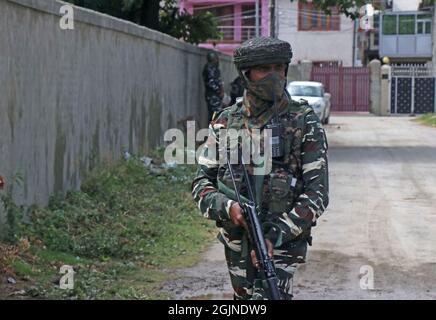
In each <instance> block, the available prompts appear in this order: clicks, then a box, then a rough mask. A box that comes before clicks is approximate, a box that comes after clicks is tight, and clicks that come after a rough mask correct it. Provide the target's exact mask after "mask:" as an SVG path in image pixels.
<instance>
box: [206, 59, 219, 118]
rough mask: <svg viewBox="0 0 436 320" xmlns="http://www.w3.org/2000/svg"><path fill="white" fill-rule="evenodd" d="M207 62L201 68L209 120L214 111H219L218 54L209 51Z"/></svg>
mask: <svg viewBox="0 0 436 320" xmlns="http://www.w3.org/2000/svg"><path fill="white" fill-rule="evenodd" d="M207 59H208V63H207V64H206V65H205V66H204V69H203V80H204V85H205V98H206V104H207V110H208V116H209V121H210V120H211V119H212V116H213V114H214V113H215V112H219V111H221V91H222V81H221V72H220V70H219V68H218V66H219V64H218V55H217V54H216V53H215V52H210V53H209V54H208V55H207Z"/></svg>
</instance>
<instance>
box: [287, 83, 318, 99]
mask: <svg viewBox="0 0 436 320" xmlns="http://www.w3.org/2000/svg"><path fill="white" fill-rule="evenodd" d="M289 93H290V95H291V96H304V97H322V88H321V87H315V86H303V85H290V86H289Z"/></svg>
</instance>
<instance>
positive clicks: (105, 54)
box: [0, 0, 236, 224]
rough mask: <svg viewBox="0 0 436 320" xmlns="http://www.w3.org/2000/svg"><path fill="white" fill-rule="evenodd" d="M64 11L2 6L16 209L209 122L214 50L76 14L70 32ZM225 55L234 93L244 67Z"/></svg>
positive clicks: (9, 2)
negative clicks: (207, 67) (175, 131)
mask: <svg viewBox="0 0 436 320" xmlns="http://www.w3.org/2000/svg"><path fill="white" fill-rule="evenodd" d="M65 4H66V3H63V2H60V1H55V0H0V175H3V176H5V177H6V182H7V185H8V187H9V191H11V192H12V194H13V196H14V199H15V200H16V201H17V202H18V203H27V204H30V203H40V204H45V203H47V201H48V199H49V196H50V195H51V194H53V193H54V192H56V191H65V190H68V189H73V188H78V187H79V186H80V182H81V180H82V178H83V177H84V175H85V174H86V172H88V170H89V169H90V168H92V167H93V166H94V165H95V164H97V163H98V162H99V161H101V160H102V159H109V160H116V159H117V158H119V157H120V156H121V154H122V151H123V150H129V151H130V152H133V153H144V152H147V151H149V150H150V149H152V148H153V147H155V146H157V145H161V144H162V143H163V134H164V132H165V131H166V130H167V129H169V128H175V127H180V124H181V122H182V121H183V120H184V119H195V120H197V121H198V122H199V123H200V124H201V126H202V127H204V126H206V125H207V124H206V121H207V110H206V105H205V102H204V88H203V81H202V77H201V72H202V69H203V66H204V64H205V63H206V53H207V50H205V49H201V48H198V47H196V46H192V45H190V44H187V43H184V42H181V41H178V40H176V39H173V38H171V37H169V36H167V35H164V34H161V33H159V32H156V31H153V30H150V29H147V28H145V27H141V26H138V25H136V24H133V23H130V22H126V21H123V20H120V19H116V18H113V17H110V16H107V15H104V14H100V13H97V12H94V11H90V10H87V9H83V8H78V7H75V10H74V21H75V25H74V27H75V28H74V30H62V29H61V28H60V26H59V22H60V18H61V14H60V13H59V9H60V7H61V6H63V5H65ZM220 57H221V65H220V68H221V71H222V75H223V80H224V82H225V84H226V85H227V86H228V85H229V84H230V82H231V80H233V78H234V77H235V76H236V70H235V69H234V67H233V64H232V61H231V58H230V57H228V56H223V55H220ZM17 174H18V175H21V176H22V184H21V186H19V185H18V184H16V183H12V182H11V179H12V177H13V176H15V175H17ZM1 219H4V215H3V217H2V215H1V214H0V224H1Z"/></svg>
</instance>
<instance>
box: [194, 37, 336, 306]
mask: <svg viewBox="0 0 436 320" xmlns="http://www.w3.org/2000/svg"><path fill="white" fill-rule="evenodd" d="M258 39H259V40H257V41H258V42H259V43H260V46H262V45H263V47H264V48H267V49H269V48H270V47H275V48H276V47H277V45H278V46H280V45H282V43H283V42H282V41H280V40H277V39H271V38H258ZM248 45H250V43H249V44H248ZM287 45H289V44H287ZM245 47H247V44H245ZM241 48H242V49H244V44H243V45H242V47H241ZM261 49H262V48H260V49H259V50H258V51H257V52H259V51H260V52H262V50H261ZM289 50H290V48H289ZM237 53H238V52H237ZM239 54H240V52H239ZM274 56H277V53H275V55H274ZM266 57H267V58H268V54H267V55H266ZM237 58H238V55H237V54H236V55H235V62H236V65H237V67H238V63H237ZM257 58H258V59H259V60H261V59H260V58H259V57H257ZM283 60H284V61H285V62H288V63H289V61H290V58H289V61H288V59H286V58H284V57H282V58H281V60H280V57H279V61H281V62H283ZM267 61H268V62H269V61H271V60H269V59H268V60H267ZM272 63H274V62H272ZM258 64H259V63H258ZM238 69H239V70H241V69H242V68H241V67H240V64H239V68H238ZM246 88H248V90H250V84H248V83H246ZM248 90H246V91H245V93H244V99H243V101H239V102H237V103H236V104H235V105H233V106H231V107H229V108H226V109H224V110H223V112H221V113H220V114H219V115H218V116H217V117H216V118H215V119H214V120H213V121H212V122H211V124H210V126H209V131H210V134H209V138H208V140H207V142H206V143H205V145H204V147H203V149H202V154H201V157H199V169H198V173H197V176H196V178H195V179H194V181H193V184H192V194H193V197H194V200H195V201H196V202H197V204H198V207H199V209H200V211H201V212H202V214H203V215H204V217H206V218H209V219H212V220H215V221H216V224H217V227H218V228H219V234H218V239H219V240H220V241H221V242H222V243H223V244H224V247H225V256H226V260H227V266H228V269H229V273H230V278H231V282H232V286H233V289H234V297H235V298H236V299H264V298H265V293H264V292H263V289H262V286H261V285H260V280H259V279H258V277H257V270H256V269H255V268H254V267H253V266H252V263H251V258H250V251H251V246H250V243H249V241H248V240H247V235H246V232H245V230H244V229H243V228H241V227H238V226H235V225H234V224H233V223H232V222H231V220H230V207H231V205H232V204H233V203H234V201H235V200H236V199H235V198H234V196H232V193H231V190H232V189H233V184H232V181H231V178H230V174H229V170H228V168H227V165H225V164H221V163H220V162H218V159H217V153H214V152H213V151H212V150H214V148H212V147H216V148H217V150H219V148H218V146H217V145H219V138H220V130H221V129H224V128H234V129H240V128H249V129H257V128H258V129H260V130H263V128H264V127H265V125H266V124H268V123H269V122H270V121H271V119H272V118H275V119H277V118H276V116H277V117H278V119H279V121H280V123H281V124H282V127H283V128H284V130H283V132H282V136H283V140H284V154H283V156H282V157H280V158H275V159H273V162H272V170H271V172H270V173H269V174H267V175H265V176H255V175H251V177H252V178H253V180H254V185H253V184H252V187H253V189H254V190H255V198H256V205H257V208H258V210H259V211H260V216H259V219H260V221H261V223H262V226H263V228H264V232H265V238H266V239H269V240H270V241H271V242H272V243H273V245H274V257H273V259H274V263H275V266H276V272H277V276H278V278H279V287H280V290H281V291H282V294H283V295H284V296H285V298H287V299H290V298H291V297H292V279H293V274H294V271H295V269H296V266H297V264H298V263H303V262H304V261H305V257H306V251H307V244H308V243H310V242H311V237H310V230H311V227H312V226H314V225H315V222H316V220H317V218H318V217H319V216H320V215H321V214H322V213H323V212H324V210H325V208H326V207H327V205H328V163H327V139H326V136H325V132H324V130H323V128H322V126H321V123H320V121H319V119H318V117H317V116H316V115H315V113H314V112H313V110H312V109H311V108H310V107H309V106H308V105H307V104H303V103H299V102H295V101H293V100H291V98H290V96H289V95H288V94H287V93H286V92H285V94H283V96H282V97H281V98H280V99H279V101H276V107H275V108H271V107H268V108H263V109H262V108H260V111H259V110H257V109H256V107H254V106H253V101H254V102H255V103H256V104H257V107H259V105H262V104H265V103H266V104H268V103H269V102H267V101H261V100H259V99H257V100H256V99H254V100H253V99H251V100H250V99H249V98H248V97H247V95H248V93H247V91H248ZM269 105H270V103H269ZM258 109H259V108H258ZM254 166H255V165H254V164H251V163H250V164H248V165H247V169H248V172H249V173H251V174H252V173H253V170H254ZM232 167H233V169H234V171H235V175H236V180H237V187H238V188H239V190H240V192H241V195H243V196H245V197H246V196H247V188H246V185H245V184H246V182H245V181H244V182H242V179H241V177H242V172H241V169H242V168H241V166H240V165H233V166H232ZM253 180H252V181H253Z"/></svg>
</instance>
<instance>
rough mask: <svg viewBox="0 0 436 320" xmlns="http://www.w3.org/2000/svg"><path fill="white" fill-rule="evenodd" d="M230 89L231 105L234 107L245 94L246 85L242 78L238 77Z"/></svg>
mask: <svg viewBox="0 0 436 320" xmlns="http://www.w3.org/2000/svg"><path fill="white" fill-rule="evenodd" d="M230 87H231V90H230V98H231V101H230V105H233V104H235V103H236V99H237V98H239V97H242V95H243V94H244V84H243V80H242V78H241V76H238V77H237V78H236V79H235V80H233V81H232V83H231V84H230Z"/></svg>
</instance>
